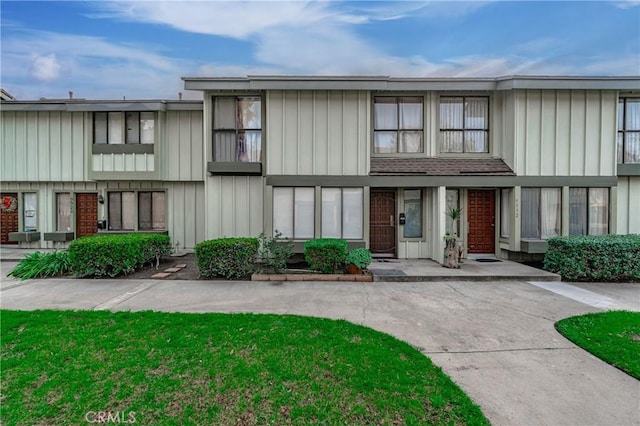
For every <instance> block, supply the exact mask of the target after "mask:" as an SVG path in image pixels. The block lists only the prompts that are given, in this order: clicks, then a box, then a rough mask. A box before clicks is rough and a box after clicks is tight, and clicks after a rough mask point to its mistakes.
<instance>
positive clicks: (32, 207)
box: [22, 193, 38, 231]
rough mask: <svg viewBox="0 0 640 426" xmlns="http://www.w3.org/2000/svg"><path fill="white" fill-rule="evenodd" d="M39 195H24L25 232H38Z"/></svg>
mask: <svg viewBox="0 0 640 426" xmlns="http://www.w3.org/2000/svg"><path fill="white" fill-rule="evenodd" d="M37 198H38V197H37V195H36V194H35V193H28V194H23V196H22V200H23V207H24V208H23V210H22V213H23V215H24V230H25V231H36V230H37V229H38V211H37V208H38V207H37V204H38V202H37Z"/></svg>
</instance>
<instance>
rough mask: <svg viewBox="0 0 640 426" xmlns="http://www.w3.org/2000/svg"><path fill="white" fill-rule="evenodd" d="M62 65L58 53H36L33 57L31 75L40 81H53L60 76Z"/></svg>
mask: <svg viewBox="0 0 640 426" xmlns="http://www.w3.org/2000/svg"><path fill="white" fill-rule="evenodd" d="M61 69H62V67H61V66H60V64H59V63H58V60H57V59H56V55H55V54H53V53H51V54H49V55H45V56H40V55H34V56H33V57H32V59H31V76H32V77H33V78H35V79H36V80H38V81H53V80H56V79H58V77H60V70H61Z"/></svg>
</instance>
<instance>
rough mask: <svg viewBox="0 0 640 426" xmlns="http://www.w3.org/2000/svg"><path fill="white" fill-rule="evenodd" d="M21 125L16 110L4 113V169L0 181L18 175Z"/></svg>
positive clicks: (0, 171)
mask: <svg viewBox="0 0 640 426" xmlns="http://www.w3.org/2000/svg"><path fill="white" fill-rule="evenodd" d="M19 127H20V123H19V114H18V113H15V112H5V113H3V120H2V170H0V181H7V180H9V179H11V180H13V179H15V176H16V163H17V157H16V146H17V138H18V134H17V130H16V129H17V128H19Z"/></svg>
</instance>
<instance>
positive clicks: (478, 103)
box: [464, 98, 489, 129]
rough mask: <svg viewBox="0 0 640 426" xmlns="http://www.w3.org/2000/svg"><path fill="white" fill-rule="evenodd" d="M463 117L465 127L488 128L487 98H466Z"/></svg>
mask: <svg viewBox="0 0 640 426" xmlns="http://www.w3.org/2000/svg"><path fill="white" fill-rule="evenodd" d="M464 117H465V118H464V127H465V129H486V128H488V126H487V118H488V117H489V100H488V99H487V98H466V105H465V108H464Z"/></svg>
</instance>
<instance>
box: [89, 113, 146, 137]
mask: <svg viewBox="0 0 640 426" xmlns="http://www.w3.org/2000/svg"><path fill="white" fill-rule="evenodd" d="M154 140H155V113H154V112H149V111H144V112H94V113H93V141H94V143H96V144H123V143H126V144H141V143H143V144H153V143H154Z"/></svg>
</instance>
